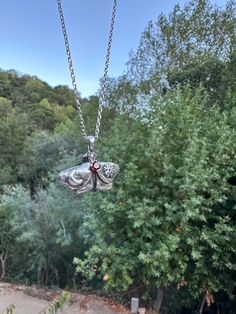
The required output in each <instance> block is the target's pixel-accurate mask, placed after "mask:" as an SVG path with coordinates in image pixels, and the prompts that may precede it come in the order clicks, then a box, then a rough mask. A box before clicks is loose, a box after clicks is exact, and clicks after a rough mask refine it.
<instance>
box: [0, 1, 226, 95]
mask: <svg viewBox="0 0 236 314" xmlns="http://www.w3.org/2000/svg"><path fill="white" fill-rule="evenodd" d="M186 2H187V1H186V0H179V1H178V0H164V1H161V0H119V2H118V7H117V19H116V24H115V29H114V35H113V45H112V51H111V60H110V66H109V76H110V77H118V76H119V75H121V74H122V73H123V72H124V71H125V69H126V66H125V64H126V62H127V61H128V59H129V53H130V51H131V49H133V50H135V49H136V48H137V46H138V42H139V39H140V36H141V33H142V32H143V31H144V29H145V26H146V25H147V23H148V22H149V21H150V20H156V19H157V17H158V15H159V14H160V13H162V12H163V13H165V14H168V13H169V12H170V11H171V10H172V9H173V7H174V5H175V4H177V3H179V4H180V5H181V6H183V5H184V4H185V3H186ZM212 2H213V3H216V4H219V5H225V3H226V2H227V0H212ZM112 3H113V1H112V0H62V5H63V9H64V15H65V20H66V25H67V30H68V36H69V41H70V46H71V50H72V57H73V63H74V68H75V72H76V77H77V85H78V89H79V91H80V92H81V94H82V96H83V97H88V96H90V95H92V94H95V93H96V91H97V89H98V84H99V79H100V78H101V77H102V73H103V68H104V62H105V53H106V45H107V39H108V32H109V25H110V17H111V10H112ZM0 68H2V69H4V70H9V69H15V70H17V71H19V72H20V73H22V74H30V75H35V76H37V77H39V78H40V79H42V80H44V81H46V82H47V83H49V84H50V85H52V86H56V85H68V86H70V87H71V80H70V74H69V70H68V66H67V59H66V54H65V48H64V42H63V36H62V32H61V28H60V20H59V16H58V11H57V3H56V0H38V1H32V0H21V1H16V0H7V1H6V0H0Z"/></svg>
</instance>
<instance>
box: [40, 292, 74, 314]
mask: <svg viewBox="0 0 236 314" xmlns="http://www.w3.org/2000/svg"><path fill="white" fill-rule="evenodd" d="M69 301H70V293H69V292H68V291H63V292H62V293H61V295H60V296H59V297H57V298H56V299H55V300H53V301H52V302H51V303H50V304H49V306H47V308H46V309H44V310H42V311H41V312H39V313H38V314H56V313H58V311H59V310H61V311H62V310H63V308H64V306H65V305H66V304H68V303H69Z"/></svg>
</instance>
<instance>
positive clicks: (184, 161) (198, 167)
mask: <svg viewBox="0 0 236 314" xmlns="http://www.w3.org/2000/svg"><path fill="white" fill-rule="evenodd" d="M150 106H151V111H150V112H149V113H148V114H147V116H146V117H144V118H143V119H144V121H148V122H147V123H145V122H142V123H140V122H134V121H130V120H128V119H127V118H125V117H121V118H119V119H117V120H116V121H115V122H114V125H113V128H112V130H111V131H110V135H109V136H108V137H107V138H106V139H105V140H104V141H105V143H103V145H105V147H106V151H104V152H103V153H104V154H103V155H104V156H105V157H107V156H109V158H110V159H111V160H114V161H117V162H119V163H120V165H121V174H120V175H119V178H118V179H117V181H116V183H115V189H114V190H113V191H112V192H111V193H109V194H108V195H106V196H105V195H102V196H101V197H99V196H98V195H97V196H96V203H95V204H96V205H95V204H94V198H92V197H91V199H90V200H89V201H90V204H91V205H90V206H89V207H88V215H87V216H88V217H89V218H88V222H87V225H88V227H89V229H90V232H92V235H93V237H92V245H91V247H90V249H89V250H87V251H86V253H85V258H83V259H81V258H76V259H75V261H74V262H75V264H77V271H78V272H79V273H82V274H83V275H84V276H85V277H86V278H87V279H88V280H91V278H94V277H96V278H97V279H98V280H102V278H104V276H105V275H106V274H108V275H109V276H108V278H109V279H108V280H107V281H106V287H107V288H115V289H116V290H120V289H121V290H127V289H131V288H132V287H137V286H141V287H142V294H144V292H145V291H147V292H148V291H150V289H151V288H152V287H163V286H164V287H169V286H173V285H174V286H177V285H178V284H180V283H181V282H186V285H187V287H188V291H189V292H190V293H191V294H192V295H193V297H198V296H199V295H201V294H202V293H203V294H204V293H206V291H209V290H211V291H213V292H216V291H219V290H225V291H227V292H228V293H232V291H233V287H234V282H235V281H234V275H233V274H234V272H235V263H234V260H235V258H236V251H235V244H236V243H234V233H235V231H236V225H235V220H233V217H231V214H230V213H232V212H233V207H232V208H231V209H230V208H227V207H226V206H225V204H226V201H227V197H229V196H230V195H231V193H232V192H233V190H232V188H231V186H229V185H228V183H227V179H228V178H229V177H230V176H232V175H233V174H234V173H235V170H236V169H235V153H236V145H235V141H234V138H235V135H236V129H235V128H232V127H231V126H230V123H229V122H230V112H227V111H224V112H221V111H220V109H219V108H218V107H217V106H212V107H210V108H209V106H208V97H207V94H206V93H205V91H204V90H203V89H199V90H197V92H196V93H195V94H194V95H193V93H192V90H191V89H190V88H189V87H187V88H185V89H179V90H177V91H173V92H169V93H167V94H166V95H165V96H163V97H154V98H153V99H152V101H151V104H150ZM111 143H112V144H111ZM107 154H108V155H107ZM233 206H234V205H233Z"/></svg>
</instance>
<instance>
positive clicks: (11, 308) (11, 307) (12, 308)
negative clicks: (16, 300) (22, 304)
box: [1, 304, 16, 314]
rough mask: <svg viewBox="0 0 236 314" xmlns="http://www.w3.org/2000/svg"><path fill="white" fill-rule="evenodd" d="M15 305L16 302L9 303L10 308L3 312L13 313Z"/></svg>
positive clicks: (6, 313) (5, 313) (3, 313)
mask: <svg viewBox="0 0 236 314" xmlns="http://www.w3.org/2000/svg"><path fill="white" fill-rule="evenodd" d="M15 308H16V307H15V305H14V304H11V305H9V306H8V308H7V309H6V310H5V311H3V312H2V313H1V314H13V313H14V312H15V311H14V310H15Z"/></svg>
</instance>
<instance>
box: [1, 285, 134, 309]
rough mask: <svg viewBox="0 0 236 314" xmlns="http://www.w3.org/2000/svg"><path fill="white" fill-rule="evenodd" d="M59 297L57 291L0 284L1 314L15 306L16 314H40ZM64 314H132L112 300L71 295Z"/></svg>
mask: <svg viewBox="0 0 236 314" xmlns="http://www.w3.org/2000/svg"><path fill="white" fill-rule="evenodd" d="M57 295H58V292H56V291H50V290H44V289H37V288H36V287H26V286H19V285H12V284H8V283H0V314H2V313H4V314H5V312H4V310H6V308H7V307H8V306H9V305H10V304H14V305H15V307H16V309H15V311H14V314H38V313H39V312H40V311H42V310H43V309H45V308H46V307H47V305H48V304H49V303H50V301H51V300H53V299H54V298H55V297H56V296H57ZM59 313H62V314H130V313H131V312H130V311H129V310H127V309H126V308H124V307H123V306H121V305H119V304H117V303H116V302H113V301H112V300H109V299H106V298H103V297H97V296H95V295H82V294H79V293H71V302H70V304H68V305H67V306H66V307H65V309H64V310H63V311H62V312H59Z"/></svg>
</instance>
